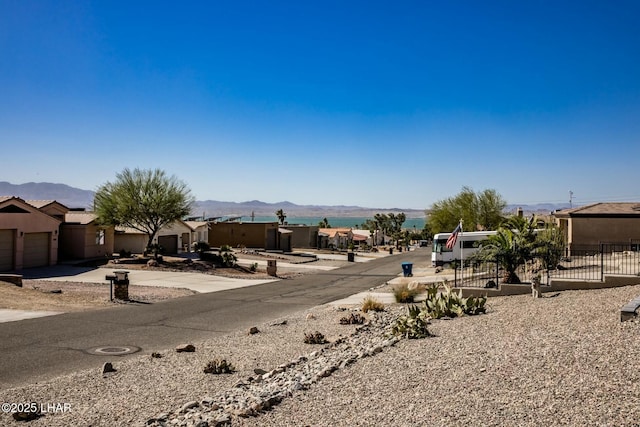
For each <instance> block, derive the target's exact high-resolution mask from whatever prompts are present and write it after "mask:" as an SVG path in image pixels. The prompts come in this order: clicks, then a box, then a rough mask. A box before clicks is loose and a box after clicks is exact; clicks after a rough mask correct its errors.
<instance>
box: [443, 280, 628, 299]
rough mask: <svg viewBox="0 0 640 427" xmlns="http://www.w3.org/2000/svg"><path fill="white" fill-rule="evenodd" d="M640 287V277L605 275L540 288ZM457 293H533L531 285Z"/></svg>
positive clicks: (551, 283) (559, 289) (503, 294)
mask: <svg viewBox="0 0 640 427" xmlns="http://www.w3.org/2000/svg"><path fill="white" fill-rule="evenodd" d="M629 285H640V277H637V276H615V275H605V276H604V282H593V281H586V280H569V279H562V280H557V279H553V278H552V279H551V281H550V285H549V286H545V285H542V286H540V290H541V291H542V292H543V293H544V292H559V291H578V290H585V289H604V288H617V287H620V286H629ZM454 289H455V290H456V291H457V290H458V289H462V296H463V297H465V298H466V297H469V296H474V297H478V296H484V295H486V296H489V297H498V296H507V295H524V294H530V293H531V284H529V283H523V284H520V285H508V284H504V283H501V284H500V287H499V288H498V289H492V288H487V289H483V288H454Z"/></svg>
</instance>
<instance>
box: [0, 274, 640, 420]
mask: <svg viewBox="0 0 640 427" xmlns="http://www.w3.org/2000/svg"><path fill="white" fill-rule="evenodd" d="M638 295H640V285H638V286H627V287H622V288H613V289H603V290H592V291H565V292H561V293H558V294H556V295H555V296H550V295H545V298H541V299H536V300H534V299H533V298H531V296H527V295H522V296H511V297H497V298H492V299H490V300H489V302H488V313H487V314H486V315H481V316H475V317H464V318H458V319H453V320H436V321H433V323H432V325H431V328H430V330H431V331H432V332H433V333H434V334H435V335H436V336H435V337H432V338H428V339H423V340H401V341H400V342H399V343H397V344H396V345H395V346H393V347H389V348H385V349H384V350H383V351H382V352H380V353H378V354H376V355H374V356H372V357H367V358H364V359H361V360H358V361H357V362H355V363H353V364H351V365H349V366H347V367H346V368H343V369H339V370H337V371H335V372H334V373H333V374H332V375H331V376H329V377H327V378H323V379H322V380H320V381H319V382H317V383H316V384H313V385H312V386H311V388H309V389H308V390H301V391H297V392H295V393H294V394H293V396H291V397H289V398H286V399H284V400H283V401H282V402H281V403H280V404H279V405H278V406H276V407H274V408H273V409H272V410H270V411H269V412H266V413H263V414H262V415H260V416H258V417H251V418H233V419H232V425H233V426H329V425H331V426H372V425H393V426H410V425H411V426H413V425H435V426H451V425H465V426H466V425H509V426H511V425H513V426H534V425H535V426H539V425H571V426H583V425H601V426H631V425H639V423H640V381H639V380H640V370H639V369H638V363H639V362H638V360H640V335H639V334H640V324H639V323H637V322H625V323H621V322H620V319H619V310H620V308H621V307H622V305H624V304H625V303H627V302H628V301H629V300H631V299H632V298H634V297H636V296H638ZM309 313H312V314H313V317H314V318H310V317H311V316H308V314H309ZM344 313H345V312H341V311H337V310H336V309H335V308H333V307H328V306H320V307H316V308H314V309H313V310H310V311H305V312H301V313H299V314H298V315H296V316H291V317H288V318H286V319H276V320H274V321H273V322H270V324H264V325H256V326H258V328H259V329H260V331H261V332H260V333H258V334H255V335H248V334H247V331H238V332H236V333H234V334H231V335H229V336H226V337H223V338H216V339H212V340H209V341H206V342H202V343H194V344H195V346H196V352H195V353H176V352H175V351H173V350H172V349H165V350H160V349H145V351H146V353H145V354H140V355H139V356H137V357H133V358H130V359H126V360H119V359H117V358H114V360H113V363H114V367H115V368H116V369H117V370H118V371H117V372H115V373H112V374H108V375H106V376H103V375H102V373H101V372H100V371H99V366H97V365H96V368H95V369H93V370H91V371H87V372H78V373H75V374H73V375H69V376H64V377H60V378H57V379H55V380H52V381H51V382H48V383H42V384H34V385H25V386H24V387H20V388H14V389H9V390H4V391H3V392H2V395H3V401H5V402H23V401H27V402H39V403H69V404H70V405H71V410H70V411H68V412H64V413H56V414H53V413H47V414H45V415H44V416H43V417H41V418H39V419H37V420H34V421H31V422H30V423H29V425H31V426H68V425H92V426H103V425H105V426H127V425H144V424H145V422H146V421H147V420H148V419H150V418H152V417H155V416H156V415H158V414H160V413H167V412H172V411H177V410H178V409H179V408H180V407H181V406H182V405H183V404H185V403H186V402H189V401H194V400H195V401H201V400H203V399H205V398H207V397H215V396H216V395H218V394H220V393H222V392H223V391H225V390H228V389H229V388H231V387H233V385H234V384H235V383H236V382H238V381H240V380H246V379H247V378H248V377H250V376H255V374H254V371H253V370H254V369H256V368H260V369H264V370H266V371H269V370H271V369H274V368H275V367H277V366H278V365H280V364H282V363H286V362H288V361H290V360H292V359H294V358H296V357H298V356H300V355H305V354H309V353H311V352H313V351H314V350H317V349H318V348H319V346H313V345H309V344H304V343H303V342H302V337H303V335H304V333H305V332H311V331H315V330H318V331H321V332H322V333H323V334H324V335H325V336H326V337H327V338H328V339H329V340H330V341H333V340H335V339H337V338H339V337H340V336H345V335H348V334H351V333H352V332H353V331H354V330H355V327H354V326H345V325H340V324H339V322H338V320H339V319H340V317H342V316H344ZM282 320H287V323H286V324H284V325H275V323H278V322H280V321H282ZM147 350H148V351H147ZM151 351H160V352H161V353H162V354H163V356H164V357H162V358H160V359H154V358H151V357H150V353H151ZM214 358H225V359H227V360H228V361H229V362H231V363H232V364H233V365H235V367H236V368H237V372H236V373H235V374H231V375H208V374H204V373H203V372H202V369H203V368H204V366H205V364H206V363H207V362H208V361H210V360H212V359H214ZM0 424H1V425H19V424H18V422H14V421H13V420H12V418H11V417H10V416H9V415H6V414H4V415H0Z"/></svg>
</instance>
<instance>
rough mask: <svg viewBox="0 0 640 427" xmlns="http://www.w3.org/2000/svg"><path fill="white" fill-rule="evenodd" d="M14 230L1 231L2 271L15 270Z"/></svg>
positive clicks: (0, 264) (0, 262) (0, 267)
mask: <svg viewBox="0 0 640 427" xmlns="http://www.w3.org/2000/svg"><path fill="white" fill-rule="evenodd" d="M13 236H14V232H13V230H0V271H9V270H13V248H14V244H13V243H14V242H13V240H14V239H13Z"/></svg>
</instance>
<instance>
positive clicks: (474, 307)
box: [424, 285, 487, 319]
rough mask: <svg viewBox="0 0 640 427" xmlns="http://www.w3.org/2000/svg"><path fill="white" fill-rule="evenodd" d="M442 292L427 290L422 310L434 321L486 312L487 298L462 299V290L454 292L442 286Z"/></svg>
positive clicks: (432, 289) (431, 288)
mask: <svg viewBox="0 0 640 427" xmlns="http://www.w3.org/2000/svg"><path fill="white" fill-rule="evenodd" d="M444 289H445V290H444V292H440V293H438V291H437V287H435V289H434V287H433V286H432V287H429V288H427V298H426V300H425V301H424V308H425V310H426V312H427V314H428V315H429V316H431V317H432V318H434V319H440V318H441V317H458V316H462V315H465V314H467V315H476V314H481V313H484V312H485V311H486V308H485V303H486V302H487V297H486V296H485V297H477V298H476V297H469V298H463V297H462V290H460V292H454V291H452V290H451V288H449V287H448V286H447V285H444Z"/></svg>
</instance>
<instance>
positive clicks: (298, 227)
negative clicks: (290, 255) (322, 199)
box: [280, 224, 320, 249]
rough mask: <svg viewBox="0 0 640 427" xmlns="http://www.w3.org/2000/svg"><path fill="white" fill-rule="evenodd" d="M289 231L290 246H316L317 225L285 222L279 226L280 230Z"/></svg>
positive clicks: (318, 228)
mask: <svg viewBox="0 0 640 427" xmlns="http://www.w3.org/2000/svg"><path fill="white" fill-rule="evenodd" d="M282 229H284V230H289V231H291V233H292V234H291V246H292V247H293V248H302V249H304V248H317V247H318V231H319V230H320V227H318V226H317V225H303V224H285V225H281V226H280V230H282Z"/></svg>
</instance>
